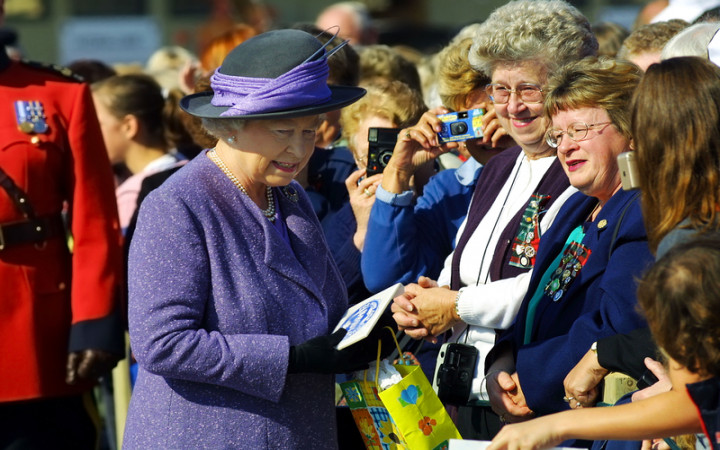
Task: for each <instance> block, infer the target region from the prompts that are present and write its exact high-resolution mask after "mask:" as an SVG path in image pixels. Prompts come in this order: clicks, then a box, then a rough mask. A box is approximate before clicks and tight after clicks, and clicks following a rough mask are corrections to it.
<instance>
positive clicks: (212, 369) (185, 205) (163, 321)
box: [124, 30, 377, 449]
mask: <svg viewBox="0 0 720 450" xmlns="http://www.w3.org/2000/svg"><path fill="white" fill-rule="evenodd" d="M328 56H330V55H326V54H325V49H324V47H323V46H322V45H321V43H320V42H319V41H318V40H317V39H315V38H314V37H313V36H312V35H310V34H307V33H305V32H303V31H299V30H276V31H270V32H267V33H264V34H261V35H259V36H256V37H255V38H253V39H250V40H248V41H246V42H244V43H243V44H241V45H240V46H238V47H236V48H235V49H234V50H233V51H232V52H231V53H230V54H229V55H228V56H227V58H226V59H225V62H224V63H223V65H222V67H220V68H219V69H218V70H217V71H216V72H215V74H214V75H213V76H212V88H213V92H214V94H213V93H200V94H193V95H190V96H188V97H185V98H184V99H183V100H182V103H181V105H182V107H183V109H184V110H185V111H187V112H188V113H190V114H193V115H195V116H199V117H201V118H203V124H204V126H205V128H206V129H207V130H208V132H210V133H211V134H213V135H214V136H215V137H217V138H218V142H217V145H216V147H215V148H212V149H208V150H205V151H203V152H201V154H200V155H199V156H198V157H196V158H195V159H194V160H192V161H191V162H189V163H188V164H187V165H186V166H185V167H184V168H183V169H182V170H180V171H178V172H177V173H176V174H175V175H173V176H172V177H171V178H170V179H168V181H166V182H165V183H164V184H163V185H162V186H161V187H160V188H158V189H156V190H155V191H153V192H152V193H151V194H150V195H149V196H148V198H147V199H146V200H145V201H144V202H143V204H142V208H141V211H140V215H139V220H138V226H137V231H136V234H135V237H134V238H133V242H132V248H131V250H130V264H129V266H130V267H129V292H130V294H129V295H130V297H129V326H130V340H131V345H132V348H133V352H134V354H135V357H136V358H137V361H138V364H139V366H140V371H139V375H138V379H137V383H136V385H135V389H134V392H133V396H132V399H131V402H130V410H129V414H128V420H127V427H126V429H125V438H124V446H125V447H126V448H282V449H289V448H313V449H318V448H337V437H336V430H335V411H334V384H333V375H332V374H334V373H339V372H345V371H349V370H354V369H356V368H358V366H362V365H364V364H366V363H367V361H369V360H372V359H374V356H375V355H374V351H376V349H377V347H374V348H373V349H372V350H370V349H368V350H367V351H366V350H365V349H363V350H362V351H361V350H358V349H353V347H355V345H353V346H351V347H349V349H347V350H343V351H338V350H336V349H335V345H336V344H337V343H338V342H339V340H340V339H341V338H342V336H343V334H344V330H340V332H338V333H334V334H330V332H331V331H332V330H333V328H334V327H335V325H336V324H337V323H338V321H339V320H340V318H341V316H342V315H343V313H344V312H345V310H346V309H347V297H346V291H345V286H344V285H343V282H342V278H341V276H340V274H339V272H338V269H337V267H336V266H335V263H334V262H333V261H332V258H331V257H330V253H329V251H328V249H327V245H326V244H325V240H324V238H323V234H322V231H321V229H320V224H319V222H318V220H317V218H316V216H315V213H314V212H313V209H312V207H311V205H310V203H309V201H308V199H307V197H306V195H305V193H304V191H303V189H302V188H301V187H300V185H298V184H297V183H296V182H295V181H293V177H294V176H295V175H296V174H297V173H298V172H299V171H300V170H301V169H302V168H303V167H304V166H305V164H306V163H307V162H308V160H309V158H310V155H311V153H312V151H313V144H314V142H315V132H316V129H317V127H318V125H319V123H320V120H321V116H320V114H322V113H324V112H327V111H331V110H336V109H339V108H341V107H343V106H345V105H348V104H350V103H352V102H354V101H355V100H357V99H358V98H360V97H361V96H362V95H363V94H364V93H365V91H364V90H363V89H359V88H351V87H340V86H328V85H327V84H326V79H327V74H328V66H327V61H326V58H327V57H328ZM368 347H369V346H368Z"/></svg>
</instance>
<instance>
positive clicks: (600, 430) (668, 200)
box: [492, 57, 720, 450]
mask: <svg viewBox="0 0 720 450" xmlns="http://www.w3.org/2000/svg"><path fill="white" fill-rule="evenodd" d="M658 105H663V109H667V108H669V109H671V110H672V111H676V112H678V113H680V114H681V115H682V117H683V121H681V122H677V121H673V120H671V119H670V118H668V117H667V116H666V115H664V114H658V111H659V110H658V108H659V106H658ZM632 111H633V113H632V131H633V136H636V138H635V139H634V144H635V148H636V152H637V161H638V169H639V170H638V173H639V178H640V185H641V190H642V193H643V196H642V204H643V211H644V212H646V213H645V223H646V225H647V229H648V241H649V245H650V247H651V248H652V249H653V251H654V252H655V253H656V256H657V258H658V261H659V262H658V264H659V266H660V267H662V266H663V265H664V267H665V268H667V266H668V262H669V261H671V260H672V259H669V256H670V252H678V248H679V247H681V246H686V247H685V249H686V250H687V249H688V248H689V247H687V246H688V245H692V244H689V243H688V241H692V240H697V239H700V241H695V242H696V243H698V242H703V244H700V245H699V246H697V248H705V249H707V248H708V244H710V246H711V247H712V246H714V244H713V243H712V242H713V240H715V239H717V235H718V232H719V231H720V217H719V215H720V209H719V208H718V206H717V205H718V204H719V203H720V187H719V186H718V183H717V179H718V177H720V164H718V161H720V126H719V125H720V68H718V67H717V66H715V65H713V64H712V63H710V62H708V61H703V60H702V59H700V58H698V57H681V58H671V59H668V60H665V61H662V62H660V63H658V64H653V65H651V66H650V67H649V68H648V70H647V73H646V74H645V75H644V76H643V78H642V81H641V82H640V84H639V85H638V88H637V90H636V92H635V95H634V99H633V103H632ZM688 131H693V132H692V133H689V132H688ZM715 252H717V250H715ZM676 255H677V253H676ZM662 260H665V262H664V263H660V261H662ZM692 261H695V262H697V263H699V264H700V265H701V266H702V267H705V268H708V267H709V264H708V259H707V258H706V259H702V258H698V257H697V255H695V257H694V258H692ZM657 267H658V266H655V268H653V272H655V273H662V272H659V271H658V269H657ZM674 269H675V270H674V274H675V275H676V276H672V274H673V271H669V272H667V271H666V273H665V275H664V276H662V277H660V278H659V279H658V280H659V281H662V280H666V281H667V284H666V285H664V286H662V288H663V290H664V291H665V293H666V294H667V293H672V292H671V291H675V293H677V292H680V293H681V294H683V295H684V296H685V297H684V300H685V301H684V302H683V305H686V306H687V305H690V304H692V303H693V302H691V301H689V300H691V299H692V296H693V293H695V294H697V293H701V294H703V295H706V296H707V295H708V294H707V291H706V292H703V289H699V288H698V286H695V287H694V288H693V289H692V291H687V292H683V291H684V289H682V287H683V281H687V280H681V278H687V279H691V278H692V277H678V276H677V275H683V274H685V275H688V274H691V275H692V276H694V277H696V279H697V280H699V276H700V275H699V274H701V273H702V272H704V270H702V268H700V270H698V267H694V268H693V267H688V268H687V270H685V271H678V270H677V268H674ZM707 273H708V274H710V278H708V279H706V282H705V284H704V286H703V287H704V288H706V289H707V288H708V286H712V284H713V281H714V280H716V279H717V271H715V272H714V273H713V271H712V270H711V271H709V272H707ZM673 287H674V288H675V289H673ZM678 287H679V288H678ZM645 294H646V295H642V294H640V297H641V304H642V306H643V307H644V308H648V307H651V308H655V309H657V308H659V307H661V306H663V305H660V304H655V305H653V303H654V302H653V296H649V295H647V294H648V293H645ZM715 296H716V297H717V295H715ZM642 297H645V298H644V301H642ZM680 298H683V296H681V297H680ZM664 300H667V299H664ZM667 304H668V302H665V305H667ZM681 306H682V305H681ZM699 310H700V309H697V310H696V311H695V316H694V317H692V315H691V314H689V311H688V310H687V309H686V308H683V307H680V308H676V309H675V311H674V312H673V314H672V315H671V316H669V317H667V318H668V319H670V322H669V323H665V324H659V323H657V322H656V320H657V318H658V315H657V314H652V311H651V313H650V314H649V315H648V322H649V323H650V328H651V329H652V333H653V335H654V338H655V339H657V342H658V344H659V345H660V346H662V347H663V348H664V350H665V351H666V352H667V353H668V354H670V355H671V357H672V358H673V359H675V360H676V361H682V363H677V362H675V363H673V364H669V365H668V369H669V374H668V377H669V379H670V381H671V383H672V386H673V388H672V390H669V391H666V392H661V393H656V395H654V396H649V397H646V398H644V399H642V400H640V401H638V400H637V399H636V398H635V396H633V402H632V403H630V404H624V405H619V406H613V407H612V408H583V409H580V410H577V409H576V410H572V411H563V412H561V413H558V414H552V415H549V416H545V417H541V418H538V419H535V420H531V421H528V422H525V423H522V424H516V425H512V426H510V427H506V428H505V429H503V431H502V433H500V434H499V435H498V436H497V438H496V439H495V441H493V445H492V449H493V450H500V449H506V448H508V449H516V448H533V449H542V448H550V447H553V446H555V445H557V444H559V443H560V442H561V441H563V440H565V439H570V438H582V439H615V440H618V439H650V438H665V437H668V436H677V435H680V434H684V433H698V432H701V431H702V432H704V433H706V435H707V439H708V440H707V441H706V442H705V448H710V447H712V448H717V444H718V443H717V434H716V432H717V431H718V430H717V427H718V422H717V405H718V397H717V395H714V396H713V395H712V394H710V393H709V392H711V391H709V390H704V389H708V388H710V389H713V388H712V387H711V386H712V385H713V384H715V385H716V383H717V378H715V379H714V380H709V381H707V382H705V383H709V384H710V386H706V385H705V383H703V382H702V381H701V380H703V379H705V378H707V377H708V375H712V374H713V373H712V370H708V368H709V367H710V364H709V362H710V361H713V360H715V361H717V358H716V357H713V356H712V355H714V354H715V352H716V351H717V347H718V344H717V339H714V340H713V339H710V338H707V339H705V340H703V339H698V336H700V335H702V332H703V330H707V329H717V328H718V327H717V325H715V324H714V322H713V321H714V320H715V318H717V310H716V309H715V311H714V313H715V314H709V315H708V314H704V313H701V314H698V313H697V311H699ZM652 319H655V320H652ZM653 322H655V323H653ZM690 340H692V341H694V343H691V344H689V345H688V344H687V343H688V342H689V341H690ZM601 342H602V341H601ZM624 344H625V345H624V346H623V347H624V354H623V358H622V359H623V360H625V361H627V360H631V359H632V358H633V357H634V356H635V354H636V352H635V351H634V348H633V347H634V346H635V344H636V341H633V340H630V339H625V343H624ZM628 344H629V345H628ZM609 347H610V346H609ZM628 347H629V348H628ZM601 349H602V347H600V346H598V350H601ZM600 354H601V353H600V352H598V353H597V354H596V357H598V356H600ZM688 356H690V357H688ZM693 358H694V360H693ZM606 359H607V358H606ZM626 364H627V363H626ZM600 369H601V370H602V367H601V368H600ZM704 385H705V386H704ZM648 389H651V388H648ZM714 392H716V393H717V392H718V390H717V388H714ZM581 394H582V393H581ZM567 395H570V394H569V393H568V394H567ZM573 395H574V394H573ZM693 402H695V403H697V404H698V405H697V406H696V405H695V404H694V403H693ZM573 404H575V402H573ZM701 420H702V421H703V422H704V425H702V424H701ZM702 447H703V445H702V444H701V442H700V441H698V445H697V448H702Z"/></svg>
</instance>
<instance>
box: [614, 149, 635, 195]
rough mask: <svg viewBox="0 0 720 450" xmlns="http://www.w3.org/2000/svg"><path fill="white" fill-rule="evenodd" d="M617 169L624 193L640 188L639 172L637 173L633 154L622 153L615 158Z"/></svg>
mask: <svg viewBox="0 0 720 450" xmlns="http://www.w3.org/2000/svg"><path fill="white" fill-rule="evenodd" d="M617 163H618V168H619V169H620V180H621V181H622V187H623V189H624V190H626V191H631V190H633V189H638V188H639V187H640V172H639V171H638V167H637V161H636V160H635V152H634V151H629V152H623V153H620V154H619V155H618V157H617Z"/></svg>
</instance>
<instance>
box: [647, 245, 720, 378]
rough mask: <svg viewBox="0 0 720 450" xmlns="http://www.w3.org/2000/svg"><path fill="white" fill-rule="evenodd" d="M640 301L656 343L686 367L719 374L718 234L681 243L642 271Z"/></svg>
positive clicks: (719, 280) (704, 373)
mask: <svg viewBox="0 0 720 450" xmlns="http://www.w3.org/2000/svg"><path fill="white" fill-rule="evenodd" d="M638 300H639V303H640V306H641V307H642V308H643V310H644V312H645V316H646V317H647V321H648V324H649V325H650V330H651V331H652V333H653V336H654V337H655V340H656V342H657V344H658V345H659V346H660V347H661V348H662V349H664V350H665V352H666V353H667V354H668V355H669V356H670V357H671V358H673V359H674V360H675V361H677V362H678V363H679V364H681V365H683V366H684V367H685V368H686V369H687V370H689V371H691V372H696V373H698V374H700V375H702V376H708V375H709V376H720V235H717V234H714V235H713V234H709V235H705V236H702V237H698V238H696V239H693V240H691V241H689V242H686V243H684V244H679V245H677V246H676V247H674V248H673V249H672V250H671V251H669V252H668V253H667V254H666V255H665V256H663V257H662V258H660V259H659V260H658V262H657V263H656V264H655V265H654V266H653V267H652V268H651V269H650V270H649V271H648V272H647V274H645V276H644V277H643V279H642V280H641V282H640V285H639V287H638Z"/></svg>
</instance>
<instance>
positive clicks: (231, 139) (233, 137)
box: [227, 136, 237, 145]
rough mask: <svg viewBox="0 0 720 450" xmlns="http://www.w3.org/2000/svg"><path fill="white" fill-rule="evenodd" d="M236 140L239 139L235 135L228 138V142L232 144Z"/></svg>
mask: <svg viewBox="0 0 720 450" xmlns="http://www.w3.org/2000/svg"><path fill="white" fill-rule="evenodd" d="M235 141H237V139H236V138H235V136H230V137H229V138H227V142H228V144H230V145H232V144H234V143H235Z"/></svg>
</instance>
